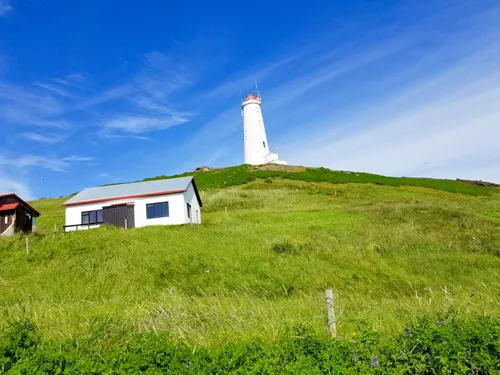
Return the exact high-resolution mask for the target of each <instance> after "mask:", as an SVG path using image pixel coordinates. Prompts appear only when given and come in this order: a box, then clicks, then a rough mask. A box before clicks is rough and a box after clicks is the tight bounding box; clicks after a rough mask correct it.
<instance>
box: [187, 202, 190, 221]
mask: <svg viewBox="0 0 500 375" xmlns="http://www.w3.org/2000/svg"><path fill="white" fill-rule="evenodd" d="M186 207H187V214H188V219H191V205H190V204H189V203H186Z"/></svg>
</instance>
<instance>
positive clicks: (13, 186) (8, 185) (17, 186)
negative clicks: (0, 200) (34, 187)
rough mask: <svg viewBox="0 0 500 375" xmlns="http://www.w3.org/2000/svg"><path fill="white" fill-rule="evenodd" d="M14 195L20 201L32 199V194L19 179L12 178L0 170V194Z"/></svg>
mask: <svg viewBox="0 0 500 375" xmlns="http://www.w3.org/2000/svg"><path fill="white" fill-rule="evenodd" d="M9 193H14V194H17V195H18V196H20V197H21V198H22V199H25V200H31V199H33V198H34V197H33V193H32V191H31V189H29V188H28V186H27V184H26V183H25V182H23V181H22V180H20V179H19V178H13V177H12V176H10V175H7V174H6V173H4V172H2V171H1V170H0V194H9Z"/></svg>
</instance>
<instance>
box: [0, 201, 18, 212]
mask: <svg viewBox="0 0 500 375" xmlns="http://www.w3.org/2000/svg"><path fill="white" fill-rule="evenodd" d="M17 206H19V203H6V204H0V211H9V210H15V209H16V208H17Z"/></svg>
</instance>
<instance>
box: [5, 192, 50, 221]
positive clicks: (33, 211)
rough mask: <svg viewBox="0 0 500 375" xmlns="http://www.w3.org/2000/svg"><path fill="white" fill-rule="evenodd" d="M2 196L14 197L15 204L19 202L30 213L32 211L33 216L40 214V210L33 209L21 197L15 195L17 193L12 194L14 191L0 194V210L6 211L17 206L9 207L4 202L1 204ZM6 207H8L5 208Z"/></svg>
mask: <svg viewBox="0 0 500 375" xmlns="http://www.w3.org/2000/svg"><path fill="white" fill-rule="evenodd" d="M2 198H14V199H15V200H16V201H17V202H18V204H17V206H18V205H19V204H20V205H22V206H23V207H24V208H26V209H27V210H28V211H31V213H32V215H33V216H36V217H38V216H40V212H38V211H37V210H35V209H34V208H33V207H32V206H31V205H30V204H29V203H27V202H26V201H24V200H23V199H21V198H19V197H18V196H17V194H14V193H9V194H0V206H2V207H3V209H2V211H6V210H11V209H15V208H17V206H16V207H14V208H10V205H9V204H6V203H3V204H2ZM6 207H8V208H6Z"/></svg>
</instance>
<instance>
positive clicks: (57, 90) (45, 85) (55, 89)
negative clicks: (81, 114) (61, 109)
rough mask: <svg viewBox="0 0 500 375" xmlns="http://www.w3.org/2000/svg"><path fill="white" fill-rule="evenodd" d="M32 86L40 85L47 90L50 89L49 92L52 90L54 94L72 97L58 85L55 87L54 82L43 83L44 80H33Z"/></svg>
mask: <svg viewBox="0 0 500 375" xmlns="http://www.w3.org/2000/svg"><path fill="white" fill-rule="evenodd" d="M33 86H36V87H40V88H42V89H45V90H49V91H51V92H53V93H55V94H58V95H61V96H64V97H66V98H71V97H72V96H71V95H70V94H69V93H68V92H66V91H65V90H63V89H61V88H60V87H57V86H56V85H54V84H50V83H45V82H34V83H33Z"/></svg>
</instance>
